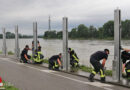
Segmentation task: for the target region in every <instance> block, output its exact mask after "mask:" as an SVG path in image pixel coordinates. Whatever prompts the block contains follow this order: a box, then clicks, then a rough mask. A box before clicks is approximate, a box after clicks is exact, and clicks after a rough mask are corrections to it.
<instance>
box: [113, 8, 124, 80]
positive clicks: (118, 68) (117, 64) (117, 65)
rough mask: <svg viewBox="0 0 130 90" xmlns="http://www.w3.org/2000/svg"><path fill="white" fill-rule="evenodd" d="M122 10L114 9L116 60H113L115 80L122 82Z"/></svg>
mask: <svg viewBox="0 0 130 90" xmlns="http://www.w3.org/2000/svg"><path fill="white" fill-rule="evenodd" d="M120 45H121V11H120V10H119V9H116V10H115V11H114V60H113V80H114V81H115V82H120V80H121V76H122V61H121V51H120Z"/></svg>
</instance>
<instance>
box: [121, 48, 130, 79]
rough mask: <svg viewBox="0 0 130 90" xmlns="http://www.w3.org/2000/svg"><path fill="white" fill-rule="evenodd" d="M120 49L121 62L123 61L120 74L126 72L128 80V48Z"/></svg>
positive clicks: (129, 69) (129, 57)
mask: <svg viewBox="0 0 130 90" xmlns="http://www.w3.org/2000/svg"><path fill="white" fill-rule="evenodd" d="M121 49H122V50H124V51H122V54H121V59H122V63H123V68H122V74H123V76H125V74H124V73H125V72H126V77H127V78H128V80H129V81H130V53H129V52H130V49H124V48H121Z"/></svg>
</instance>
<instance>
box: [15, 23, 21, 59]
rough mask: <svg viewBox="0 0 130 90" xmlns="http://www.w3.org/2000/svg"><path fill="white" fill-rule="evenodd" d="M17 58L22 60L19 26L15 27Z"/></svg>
mask: <svg viewBox="0 0 130 90" xmlns="http://www.w3.org/2000/svg"><path fill="white" fill-rule="evenodd" d="M15 56H16V57H17V58H20V48H19V35H18V25H16V26H15Z"/></svg>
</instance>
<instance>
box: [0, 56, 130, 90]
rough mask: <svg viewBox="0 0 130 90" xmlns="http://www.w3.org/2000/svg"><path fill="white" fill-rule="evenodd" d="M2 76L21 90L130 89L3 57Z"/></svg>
mask: <svg viewBox="0 0 130 90" xmlns="http://www.w3.org/2000/svg"><path fill="white" fill-rule="evenodd" d="M0 76H1V77H2V78H3V79H4V80H6V81H8V82H11V83H12V84H13V85H14V86H16V87H17V88H19V89H20V90H130V88H124V87H120V86H114V85H110V84H103V83H100V82H97V81H96V82H89V81H88V80H87V78H83V77H78V76H75V75H70V74H67V73H63V72H57V71H51V70H48V69H47V68H43V67H39V66H35V65H31V64H21V63H19V62H17V61H15V60H13V59H10V58H2V57H1V58H0Z"/></svg>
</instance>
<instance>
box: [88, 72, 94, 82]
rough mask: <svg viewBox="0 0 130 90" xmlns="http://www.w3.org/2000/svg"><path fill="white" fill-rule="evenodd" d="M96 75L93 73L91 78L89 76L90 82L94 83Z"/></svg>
mask: <svg viewBox="0 0 130 90" xmlns="http://www.w3.org/2000/svg"><path fill="white" fill-rule="evenodd" d="M94 76H95V75H94V74H93V73H91V74H90V76H89V78H88V80H89V81H90V82H94Z"/></svg>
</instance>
